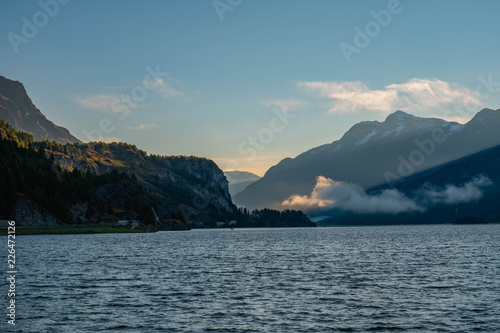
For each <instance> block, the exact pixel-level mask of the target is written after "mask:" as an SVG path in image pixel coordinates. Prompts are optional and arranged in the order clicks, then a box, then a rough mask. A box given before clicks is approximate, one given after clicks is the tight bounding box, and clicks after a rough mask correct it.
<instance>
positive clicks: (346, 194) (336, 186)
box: [282, 175, 493, 214]
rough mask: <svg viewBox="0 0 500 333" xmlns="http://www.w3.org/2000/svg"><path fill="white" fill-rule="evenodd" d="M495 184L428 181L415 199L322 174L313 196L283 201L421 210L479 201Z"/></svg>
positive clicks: (310, 206) (481, 179) (308, 207)
mask: <svg viewBox="0 0 500 333" xmlns="http://www.w3.org/2000/svg"><path fill="white" fill-rule="evenodd" d="M492 184H493V182H492V181H491V179H490V178H488V177H487V176H482V175H481V176H476V177H474V178H473V179H472V180H471V181H469V182H466V183H464V184H463V185H461V186H456V185H452V184H448V185H446V186H444V187H443V188H439V187H436V186H432V185H430V184H426V185H424V186H423V187H422V188H420V189H419V190H417V191H416V195H415V198H409V197H408V196H406V195H405V194H404V193H402V192H400V191H398V190H396V189H386V190H382V191H379V192H377V193H374V194H367V193H366V192H365V190H364V189H363V188H362V187H361V186H359V185H356V184H352V183H346V182H342V181H334V180H331V179H329V178H325V177H323V176H319V177H317V179H316V186H314V189H313V191H312V192H311V194H310V195H296V194H295V195H292V196H290V197H289V198H288V199H286V200H284V201H283V203H282V206H283V207H285V208H294V209H301V210H305V211H317V210H327V209H340V210H344V211H351V212H356V213H386V214H399V213H403V212H422V211H425V210H426V209H427V208H428V207H430V206H433V205H437V204H445V205H455V204H459V203H468V202H473V201H477V200H479V199H481V198H482V196H483V190H482V189H483V188H484V187H488V186H490V185H492Z"/></svg>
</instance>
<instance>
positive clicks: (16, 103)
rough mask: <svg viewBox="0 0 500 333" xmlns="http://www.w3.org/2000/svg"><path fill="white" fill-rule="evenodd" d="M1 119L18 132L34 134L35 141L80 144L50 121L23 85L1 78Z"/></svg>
mask: <svg viewBox="0 0 500 333" xmlns="http://www.w3.org/2000/svg"><path fill="white" fill-rule="evenodd" d="M0 118H3V119H4V120H5V121H6V122H7V123H9V124H11V125H12V127H14V128H15V129H16V130H17V131H25V132H29V133H32V134H33V137H34V139H35V140H38V141H43V140H50V141H55V142H59V143H67V142H80V140H78V139H77V138H76V137H74V136H73V135H71V133H70V132H69V131H68V130H67V129H66V128H64V127H60V126H57V125H55V124H54V123H53V122H51V121H50V120H48V119H47V118H46V117H45V116H44V115H43V114H42V113H41V112H40V110H39V109H37V108H36V106H35V105H34V104H33V102H32V101H31V99H30V98H29V97H28V94H27V93H26V90H25V89H24V86H23V85H22V83H20V82H18V81H12V80H9V79H7V78H5V77H3V76H0Z"/></svg>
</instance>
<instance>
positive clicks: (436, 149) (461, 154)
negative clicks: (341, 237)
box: [233, 109, 500, 213]
mask: <svg viewBox="0 0 500 333" xmlns="http://www.w3.org/2000/svg"><path fill="white" fill-rule="evenodd" d="M498 128H500V110H492V109H483V110H481V111H479V112H478V113H477V114H476V115H475V116H474V117H473V118H472V119H471V120H470V121H469V122H468V123H466V124H459V123H456V122H449V121H445V120H443V119H436V118H420V117H415V116H413V115H410V114H408V113H405V112H402V111H397V112H395V113H393V114H391V115H389V116H388V117H387V118H386V119H385V121H383V122H378V121H365V122H361V123H358V124H356V125H354V126H353V127H352V128H351V129H350V130H348V131H347V132H346V133H345V134H344V135H343V136H342V138H341V139H340V140H337V141H334V142H332V143H330V144H325V145H322V146H319V147H316V148H313V149H310V150H308V151H306V152H304V153H302V154H300V155H298V156H297V157H295V158H286V159H284V160H282V161H281V162H279V163H278V164H277V165H275V166H273V167H271V168H270V169H269V170H268V171H267V172H266V174H265V175H264V177H263V178H262V179H260V180H258V181H256V182H254V183H252V184H250V185H249V186H248V187H247V188H246V189H245V190H243V191H242V192H240V193H238V194H237V195H236V196H234V198H233V200H234V202H235V203H236V204H237V205H240V206H245V207H247V208H249V209H253V208H260V207H264V206H266V207H272V208H283V207H298V206H299V204H300V203H301V201H302V202H307V203H308V204H311V198H312V197H313V196H319V191H320V190H321V191H326V189H328V190H331V189H332V186H329V185H328V184H330V185H331V184H333V183H331V182H334V184H338V183H340V184H353V185H355V186H357V187H356V191H358V192H359V191H361V190H360V189H362V191H365V192H366V193H370V191H377V190H378V191H380V190H381V189H393V188H394V187H396V188H397V186H400V184H405V183H408V182H407V180H408V179H410V178H411V177H415V176H417V175H418V176H419V177H420V178H421V180H422V179H424V180H425V177H424V176H425V175H426V174H425V172H426V171H428V172H430V171H431V170H434V168H439V167H443V166H445V165H448V164H449V163H451V162H453V161H458V160H460V159H462V158H466V157H468V156H471V155H473V154H476V153H480V152H482V151H484V150H487V149H489V148H492V147H495V146H497V145H500V132H499V131H498ZM499 166H500V165H499ZM479 171H480V170H478V172H479ZM423 175H424V176H423ZM456 176H457V177H456V179H449V178H446V179H447V180H449V181H450V182H454V183H455V184H458V183H459V182H460V181H461V178H460V177H458V175H456ZM318 177H322V178H318ZM328 182H330V183H328ZM423 182H424V183H425V181H423ZM325 184H326V185H325ZM327 185H328V186H327ZM336 189H338V187H336ZM407 190H410V189H409V188H408V189H407ZM299 199H301V200H299ZM307 200H309V201H307ZM284 204H285V205H284ZM294 204H296V205H295V206H294ZM320 204H322V205H328V202H323V203H320ZM303 208H308V209H307V210H308V211H309V212H312V211H321V210H322V209H318V207H317V206H316V208H314V205H313V206H311V207H304V206H303ZM323 213H324V210H323Z"/></svg>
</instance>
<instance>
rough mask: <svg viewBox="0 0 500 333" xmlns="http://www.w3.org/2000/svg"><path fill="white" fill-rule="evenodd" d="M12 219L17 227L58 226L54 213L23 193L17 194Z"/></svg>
mask: <svg viewBox="0 0 500 333" xmlns="http://www.w3.org/2000/svg"><path fill="white" fill-rule="evenodd" d="M13 219H14V221H16V225H17V226H19V227H58V226H60V224H59V222H58V221H57V219H56V218H55V217H54V215H52V214H51V213H50V212H48V211H47V210H45V209H43V208H42V207H40V206H39V205H38V204H37V203H36V202H34V201H32V200H31V199H30V198H28V197H26V196H24V195H19V196H18V198H17V201H16V205H15V207H14V218H13Z"/></svg>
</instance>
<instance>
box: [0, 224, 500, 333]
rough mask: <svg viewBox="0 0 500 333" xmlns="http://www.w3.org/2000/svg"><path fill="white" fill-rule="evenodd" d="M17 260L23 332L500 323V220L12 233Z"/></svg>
mask: <svg viewBox="0 0 500 333" xmlns="http://www.w3.org/2000/svg"><path fill="white" fill-rule="evenodd" d="M2 239H4V241H5V243H6V238H5V237H2ZM17 260H18V280H17V295H16V296H17V305H18V306H17V316H18V317H17V319H18V320H17V321H16V327H15V328H16V329H17V330H18V331H23V332H97V331H104V332H114V331H117V332H206V331H214V332H263V331H267V332H328V331H333V332H335V331H339V332H366V331H377V332H391V331H401V332H403V331H404V332H429V331H436V332H438V331H441V332H472V331H483V332H500V225H489V226H488V225H478V226H451V225H448V226H401V227H373V228H372V227H366V228H318V229H260V230H249V229H247V230H234V231H231V230H195V231H190V232H160V233H155V234H115V235H53V236H24V237H23V236H20V237H18V238H17ZM4 280H5V279H2V283H1V286H0V287H1V288H2V290H5V291H6V289H8V288H7V285H6V283H5V282H4ZM4 294H6V292H5V293H4ZM2 299H4V302H7V297H6V296H4V297H3V298H2ZM2 307H3V306H2ZM3 308H5V307H3ZM4 312H5V313H6V311H4ZM3 320H4V322H3V323H1V324H0V330H3V328H5V327H6V320H7V319H6V316H5V315H4V319H3Z"/></svg>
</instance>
